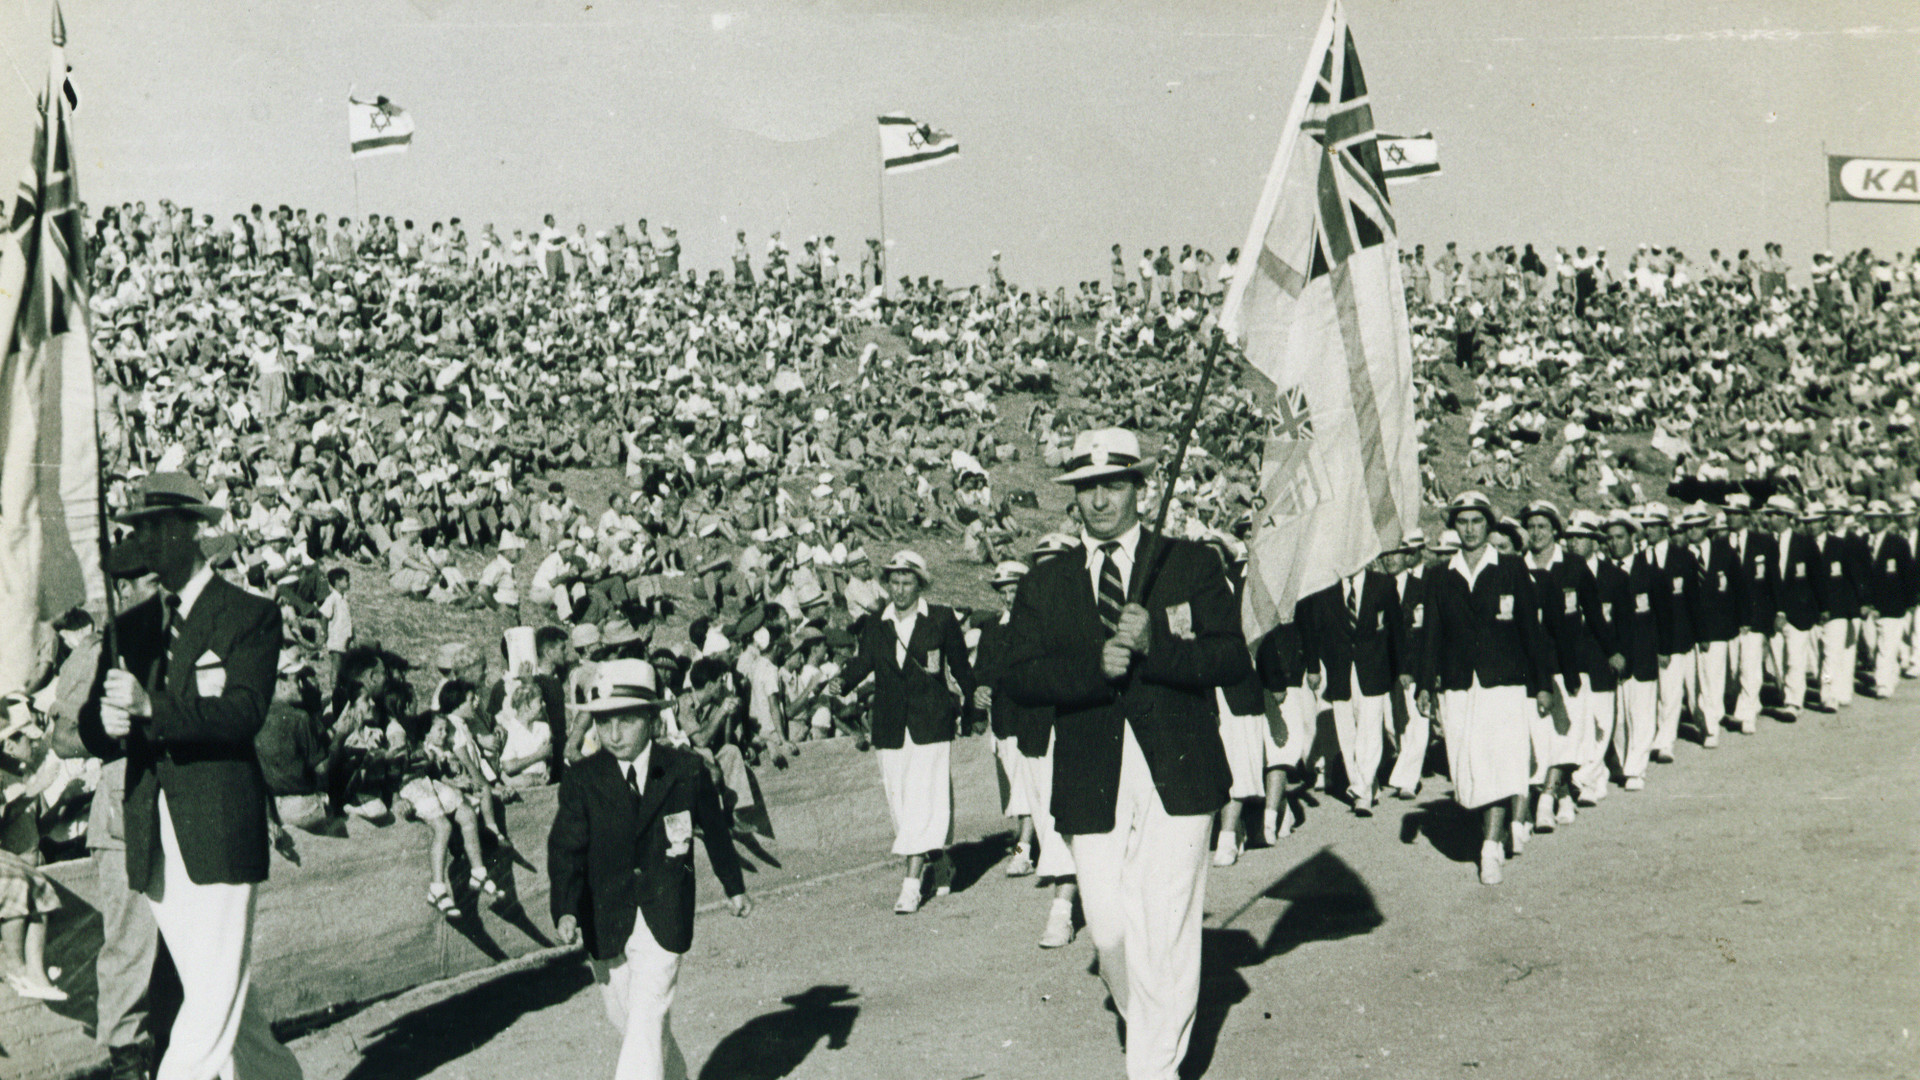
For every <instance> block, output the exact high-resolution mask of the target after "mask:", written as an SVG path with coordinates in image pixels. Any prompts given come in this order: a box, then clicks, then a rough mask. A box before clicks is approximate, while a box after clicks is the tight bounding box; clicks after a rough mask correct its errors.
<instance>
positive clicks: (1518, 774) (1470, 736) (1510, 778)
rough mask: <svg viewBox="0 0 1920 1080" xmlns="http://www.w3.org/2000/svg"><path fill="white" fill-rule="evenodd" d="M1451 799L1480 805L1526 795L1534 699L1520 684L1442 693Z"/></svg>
mask: <svg viewBox="0 0 1920 1080" xmlns="http://www.w3.org/2000/svg"><path fill="white" fill-rule="evenodd" d="M1440 710H1441V712H1440V722H1441V724H1442V726H1444V727H1445V728H1446V731H1447V770H1448V772H1450V773H1452V774H1453V801H1455V802H1457V803H1459V804H1460V805H1461V806H1464V807H1466V808H1467V809H1469V810H1478V809H1480V808H1481V807H1483V806H1489V805H1492V804H1493V803H1496V802H1499V801H1500V800H1502V799H1510V798H1513V797H1514V796H1515V795H1524V794H1526V791H1527V780H1528V777H1529V776H1530V774H1531V773H1532V763H1533V745H1532V742H1533V736H1532V722H1531V720H1530V719H1529V717H1530V716H1532V715H1533V714H1534V713H1535V711H1536V710H1535V708H1534V704H1533V699H1532V698H1530V697H1528V696H1527V688H1526V687H1524V686H1481V685H1480V678H1479V676H1477V675H1476V676H1475V677H1474V680H1473V686H1472V687H1471V688H1469V689H1466V690H1447V691H1443V692H1442V693H1441V695H1440Z"/></svg>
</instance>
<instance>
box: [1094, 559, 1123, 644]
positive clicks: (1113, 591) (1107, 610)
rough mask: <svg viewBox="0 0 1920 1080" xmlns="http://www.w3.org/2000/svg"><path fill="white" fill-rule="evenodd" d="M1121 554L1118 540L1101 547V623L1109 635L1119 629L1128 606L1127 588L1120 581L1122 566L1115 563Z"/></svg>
mask: <svg viewBox="0 0 1920 1080" xmlns="http://www.w3.org/2000/svg"><path fill="white" fill-rule="evenodd" d="M1119 554H1120V541H1118V540H1109V541H1107V542H1106V543H1104V544H1101V545H1100V555H1101V562H1100V596H1099V607H1100V621H1101V622H1102V623H1104V624H1106V627H1107V633H1109V634H1111V633H1113V632H1114V631H1115V630H1117V629H1119V627H1120V609H1121V608H1123V607H1126V606H1127V586H1126V583H1125V582H1123V581H1121V580H1120V564H1119V563H1117V562H1115V561H1114V560H1115V559H1116V558H1117V557H1118V556H1119Z"/></svg>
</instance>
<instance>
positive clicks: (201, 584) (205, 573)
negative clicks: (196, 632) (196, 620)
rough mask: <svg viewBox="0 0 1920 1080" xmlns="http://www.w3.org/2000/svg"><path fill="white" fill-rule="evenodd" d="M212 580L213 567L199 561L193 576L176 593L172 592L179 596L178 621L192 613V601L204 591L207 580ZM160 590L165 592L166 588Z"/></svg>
mask: <svg viewBox="0 0 1920 1080" xmlns="http://www.w3.org/2000/svg"><path fill="white" fill-rule="evenodd" d="M212 580H213V567H211V566H208V565H207V564H206V563H201V564H200V569H198V570H195V571H194V572H193V576H192V577H190V578H188V579H187V583H186V584H185V585H183V586H181V587H180V591H179V592H178V593H176V594H174V595H176V596H178V597H179V598H180V621H181V622H182V623H184V622H186V621H187V616H188V615H190V614H192V612H193V604H194V601H196V600H198V599H200V594H201V593H202V592H205V591H206V588H207V582H209V581H212ZM161 591H162V592H165V591H166V590H164V589H162V590H161Z"/></svg>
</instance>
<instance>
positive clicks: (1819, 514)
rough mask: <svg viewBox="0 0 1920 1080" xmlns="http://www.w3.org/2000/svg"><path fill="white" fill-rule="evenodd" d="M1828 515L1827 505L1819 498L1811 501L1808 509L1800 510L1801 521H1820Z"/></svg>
mask: <svg viewBox="0 0 1920 1080" xmlns="http://www.w3.org/2000/svg"><path fill="white" fill-rule="evenodd" d="M1826 516H1827V505H1826V504H1825V503H1823V502H1821V501H1820V500H1819V499H1815V500H1813V501H1812V502H1809V503H1808V504H1807V506H1806V509H1804V510H1802V511H1800V520H1801V521H1819V520H1820V519H1821V518H1823V517H1826Z"/></svg>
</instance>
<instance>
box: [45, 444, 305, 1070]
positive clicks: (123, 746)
mask: <svg viewBox="0 0 1920 1080" xmlns="http://www.w3.org/2000/svg"><path fill="white" fill-rule="evenodd" d="M137 500H138V501H137V502H136V503H135V505H134V506H133V508H132V509H130V510H128V511H127V512H125V513H122V514H120V515H118V516H117V517H116V520H118V521H120V522H122V523H124V524H129V525H132V526H133V535H132V537H131V541H130V543H131V548H132V550H133V551H134V553H135V554H136V555H137V556H138V557H139V558H140V559H141V561H142V565H144V566H145V567H146V569H147V570H149V571H151V572H152V573H153V574H154V576H155V577H157V578H158V579H159V589H158V590H157V591H156V592H155V593H154V595H153V596H151V597H149V598H147V599H146V600H144V601H142V602H141V603H139V604H136V605H134V606H133V607H132V608H130V609H128V610H127V611H126V612H125V613H124V614H122V615H121V616H120V617H119V619H118V621H117V623H116V629H117V639H116V640H117V644H118V648H119V657H118V660H117V665H118V666H116V667H114V668H112V669H111V670H109V671H108V672H107V673H106V677H105V679H104V680H103V683H102V687H101V692H100V696H99V698H98V699H97V701H96V702H94V703H92V704H90V705H89V707H88V708H86V709H84V710H83V711H82V715H81V718H80V734H81V738H82V740H83V741H84V742H85V743H86V745H87V748H88V750H89V751H90V752H91V753H93V754H95V755H96V756H99V757H101V758H104V759H108V760H112V759H115V758H119V757H121V756H124V757H125V758H126V761H127V765H126V770H127V771H126V803H125V815H124V818H123V820H124V823H125V824H124V829H125V836H126V870H127V885H128V887H129V888H131V889H133V890H134V891H135V892H138V893H144V894H145V895H146V898H147V903H148V905H149V907H150V909H151V911H152V912H153V919H154V923H155V925H157V926H158V927H159V928H160V937H161V940H163V941H164V942H166V946H167V951H168V952H169V954H170V955H171V956H172V958H173V964H174V967H175V969H176V970H177V971H178V972H179V975H180V988H181V1002H180V1010H179V1012H178V1014H177V1015H176V1016H175V1017H174V1021H173V1026H172V1028H171V1029H170V1034H169V1041H168V1046H167V1052H166V1054H165V1056H164V1057H162V1058H161V1060H160V1067H159V1070H158V1072H157V1073H156V1074H155V1075H156V1076H157V1077H160V1078H162V1080H200V1078H203V1077H212V1076H215V1075H221V1076H237V1077H241V1078H243V1080H254V1078H257V1077H268V1078H274V1080H279V1078H298V1077H299V1076H300V1075H301V1070H300V1063H299V1062H298V1061H296V1060H295V1059H294V1056H293V1054H291V1053H290V1052H288V1050H287V1049H286V1047H284V1046H281V1045H280V1044H279V1043H278V1042H277V1041H275V1039H274V1037H273V1032H272V1030H271V1029H270V1028H269V1027H268V1023H267V1017H266V1014H265V1013H263V1012H261V1011H260V1010H259V1008H258V1007H257V1005H256V1002H255V1000H254V998H253V995H252V994H251V993H250V992H249V972H248V961H247V957H248V954H249V952H250V951H251V941H252V938H253V894H254V888H255V887H256V886H257V885H258V884H259V883H260V882H262V881H265V880H266V879H267V811H268V799H267V790H266V782H265V780H264V779H263V778H262V776H261V772H260V759H259V758H258V757H257V756H256V754H255V752H254V737H255V736H256V735H258V734H259V732H260V728H261V726H262V724H263V723H264V722H265V721H266V716H267V705H268V703H270V702H271V701H272V700H273V684H274V680H275V678H276V673H277V671H278V664H279V659H280V644H281V642H280V609H279V607H278V606H277V605H275V604H274V603H273V602H272V601H270V600H266V599H263V598H261V597H258V596H254V595H253V594H251V593H248V592H246V591H244V590H242V589H240V588H239V587H238V586H235V585H233V584H231V583H230V582H228V581H226V580H225V579H224V578H221V577H218V576H216V575H215V574H214V572H213V568H212V567H210V566H208V565H207V560H206V557H205V556H204V555H203V554H202V552H201V550H200V529H201V527H202V526H203V525H211V524H214V523H216V522H218V521H219V520H220V518H221V517H222V515H223V514H224V513H225V511H223V510H222V509H221V508H220V507H218V506H214V505H213V504H212V503H210V502H208V501H207V496H206V491H205V490H204V489H203V488H201V486H200V485H199V483H198V482H196V481H195V480H194V479H193V478H192V477H190V476H187V475H186V474H184V473H155V474H153V475H152V476H149V477H148V478H147V480H146V483H145V484H144V485H142V488H141V490H140V493H139V495H138V496H137Z"/></svg>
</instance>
